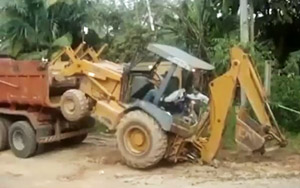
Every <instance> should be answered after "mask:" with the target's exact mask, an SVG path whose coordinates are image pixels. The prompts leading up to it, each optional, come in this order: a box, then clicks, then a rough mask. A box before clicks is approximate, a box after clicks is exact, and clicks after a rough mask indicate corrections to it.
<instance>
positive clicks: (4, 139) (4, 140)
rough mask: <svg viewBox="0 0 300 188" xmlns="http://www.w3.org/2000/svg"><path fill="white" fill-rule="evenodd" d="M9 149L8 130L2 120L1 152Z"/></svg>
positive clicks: (0, 124) (0, 126) (0, 132)
mask: <svg viewBox="0 0 300 188" xmlns="http://www.w3.org/2000/svg"><path fill="white" fill-rule="evenodd" d="M7 147H8V130H7V127H6V126H5V124H4V123H3V121H1V120H0V151H3V150H5V149H7Z"/></svg>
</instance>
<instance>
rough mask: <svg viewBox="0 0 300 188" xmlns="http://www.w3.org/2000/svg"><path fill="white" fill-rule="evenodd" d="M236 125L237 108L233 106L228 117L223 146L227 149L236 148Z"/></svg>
mask: <svg viewBox="0 0 300 188" xmlns="http://www.w3.org/2000/svg"><path fill="white" fill-rule="evenodd" d="M235 125H236V113H235V108H234V107H232V108H231V109H230V110H229V112H228V116H227V119H226V124H225V126H226V127H225V131H224V136H223V147H224V148H225V149H229V150H234V149H236V143H235Z"/></svg>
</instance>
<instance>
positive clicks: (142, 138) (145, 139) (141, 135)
mask: <svg viewBox="0 0 300 188" xmlns="http://www.w3.org/2000/svg"><path fill="white" fill-rule="evenodd" d="M124 139H125V140H124V143H125V147H126V149H127V151H129V152H130V153H131V154H133V155H143V154H144V153H146V152H147V151H148V149H149V148H150V138H149V135H148V133H147V130H145V129H144V128H141V127H140V126H132V127H131V128H129V129H128V130H127V131H126V133H125V137H124Z"/></svg>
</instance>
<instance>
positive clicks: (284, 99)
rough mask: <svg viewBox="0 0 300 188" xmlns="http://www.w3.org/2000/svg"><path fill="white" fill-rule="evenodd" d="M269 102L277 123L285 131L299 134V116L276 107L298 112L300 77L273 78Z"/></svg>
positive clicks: (299, 109)
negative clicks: (284, 107)
mask: <svg viewBox="0 0 300 188" xmlns="http://www.w3.org/2000/svg"><path fill="white" fill-rule="evenodd" d="M271 101H272V108H273V112H274V115H275V117H276V119H277V121H278V123H279V124H280V125H281V126H282V127H283V128H284V129H285V130H287V131H291V132H294V133H297V132H300V115H299V114H297V113H294V112H291V111H288V110H285V109H282V108H280V107H279V106H278V104H279V105H283V106H286V107H288V108H291V109H293V110H297V111H300V76H283V75H282V76H278V75H276V76H273V78H272V89H271Z"/></svg>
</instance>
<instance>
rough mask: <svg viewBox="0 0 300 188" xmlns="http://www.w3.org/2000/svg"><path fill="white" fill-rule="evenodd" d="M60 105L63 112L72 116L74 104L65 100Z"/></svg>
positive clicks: (69, 100)
mask: <svg viewBox="0 0 300 188" xmlns="http://www.w3.org/2000/svg"><path fill="white" fill-rule="evenodd" d="M62 105H63V108H64V111H65V112H67V113H68V114H72V113H73V112H74V111H75V103H74V101H73V100H71V99H67V100H65V101H64V103H63V104H62Z"/></svg>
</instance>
